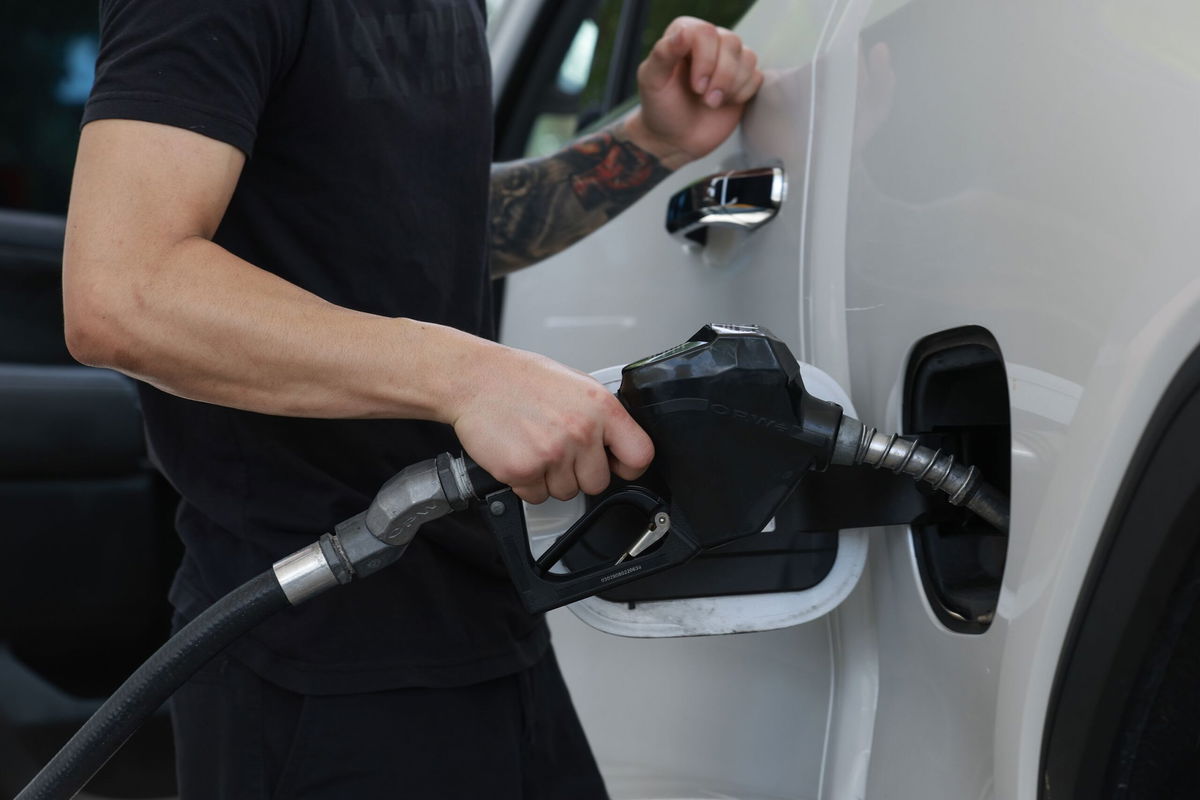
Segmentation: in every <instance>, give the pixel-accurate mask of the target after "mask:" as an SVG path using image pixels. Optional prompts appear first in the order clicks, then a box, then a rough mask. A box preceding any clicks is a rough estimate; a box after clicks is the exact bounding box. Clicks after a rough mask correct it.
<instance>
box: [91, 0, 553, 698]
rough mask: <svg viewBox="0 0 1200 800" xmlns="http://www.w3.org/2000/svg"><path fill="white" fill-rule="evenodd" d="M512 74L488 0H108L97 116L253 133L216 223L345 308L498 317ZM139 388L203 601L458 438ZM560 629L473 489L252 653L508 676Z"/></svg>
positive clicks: (305, 662)
mask: <svg viewBox="0 0 1200 800" xmlns="http://www.w3.org/2000/svg"><path fill="white" fill-rule="evenodd" d="M490 84H491V72H490V67H489V63H488V56H487V43H486V38H485V20H484V9H483V0H188V2H178V0H102V3H101V43H100V56H99V59H98V63H97V68H96V84H95V87H94V89H93V91H92V96H91V99H90V100H89V101H88V104H87V107H86V110H85V112H84V123H85V124H86V123H87V122H90V121H92V120H97V119H102V118H122V119H137V120H144V121H149V122H158V123H165V124H168V125H174V126H178V127H181V128H187V129H189V130H193V131H197V132H199V133H201V134H204V135H205V136H210V137H212V138H215V139H219V140H221V141H224V142H228V143H229V144H232V145H234V146H236V147H238V148H239V149H241V150H242V151H244V152H245V153H246V154H247V155H248V159H247V161H246V164H245V167H244V169H243V172H242V176H241V179H240V180H239V182H238V185H237V189H236V191H235V193H234V195H233V198H232V200H231V202H230V204H229V208H228V210H227V212H226V214H225V217H224V219H223V220H222V222H221V225H220V227H219V229H218V231H217V233H216V236H215V237H214V239H215V241H216V242H217V243H218V244H220V245H222V246H223V247H225V248H226V249H228V250H229V251H230V252H232V253H234V254H235V255H237V256H240V257H241V258H244V259H246V260H247V261H249V262H250V263H252V264H255V265H257V266H259V267H262V268H263V269H266V270H269V271H271V272H273V273H275V274H276V275H279V276H281V277H283V278H285V279H287V280H288V281H291V282H292V283H295V284H296V285H298V286H301V287H303V288H305V289H307V290H309V291H311V292H313V293H315V294H317V295H319V296H321V297H323V298H325V299H326V300H329V301H331V302H334V303H337V304H339V305H342V306H345V307H347V308H353V309H357V310H361V311H366V312H371V313H374V314H381V315H386V316H390V317H400V316H403V317H410V318H414V319H420V320H426V321H430V322H436V323H440V324H444V325H452V326H454V327H456V328H459V329H461V330H464V331H468V332H470V333H473V334H477V335H480V336H491V335H492V319H491V295H490V284H489V279H488V270H487V263H486V259H487V253H486V247H485V240H486V218H487V217H486V207H487V192H488V181H489V177H488V176H489V169H490V162H491V145H492V142H491V130H492V129H491V114H492V110H491V85H490ZM229 357H230V358H237V357H238V356H237V354H236V353H230V354H229ZM140 391H141V397H142V404H143V409H144V412H145V417H146V426H147V431H148V435H149V441H150V447H151V450H152V453H153V455H154V457H155V459H156V461H157V463H158V464H159V465H160V466H161V468H162V469H163V471H164V473H165V474H166V475H167V477H168V478H169V479H170V480H171V481H172V483H173V484H174V485H175V486H176V487H177V488H178V489H179V490H180V492H181V494H182V495H183V497H184V498H185V499H184V502H183V505H182V507H181V509H180V513H179V517H178V528H179V532H180V535H181V536H182V537H183V539H184V542H185V543H186V545H187V554H186V556H185V559H184V564H183V566H182V567H181V569H180V572H179V575H178V576H177V578H176V581H175V585H174V587H173V589H172V601H173V602H174V603H175V604H176V607H177V608H178V609H179V610H180V611H181V613H183V614H184V615H185V616H194V615H195V614H196V613H198V612H199V611H200V610H201V609H202V608H204V607H205V606H207V605H208V604H209V603H211V602H212V601H213V600H215V599H216V598H218V597H219V596H221V595H222V594H224V593H225V592H227V591H229V590H230V589H232V588H233V587H234V586H236V585H238V584H239V583H241V582H242V581H245V580H246V579H248V578H250V577H252V576H254V575H255V574H257V573H259V572H261V571H262V570H264V569H266V568H267V567H269V566H270V564H271V563H272V562H273V561H275V560H276V559H278V558H280V557H281V556H283V555H286V554H287V553H290V552H293V551H295V550H297V549H299V548H301V547H303V546H304V545H306V544H308V543H309V542H311V541H313V540H315V539H316V538H317V537H318V536H319V535H320V534H321V533H323V532H325V531H328V530H330V529H332V527H333V525H334V524H336V523H337V522H339V521H341V520H343V519H345V518H347V517H350V516H352V515H354V514H356V513H358V512H359V511H362V510H363V509H364V508H365V507H366V505H367V504H368V503H369V502H370V500H371V498H372V497H373V496H374V493H375V491H376V490H377V489H378V488H379V486H380V485H381V484H382V483H383V482H384V481H386V480H387V479H388V478H389V477H390V476H391V475H393V474H394V473H395V472H397V471H399V470H400V469H402V468H403V467H405V466H407V465H408V464H411V463H414V462H417V461H421V460H423V459H426V458H430V457H432V456H434V455H436V454H437V453H439V452H442V451H447V450H455V449H457V447H458V445H457V442H456V440H455V438H454V435H453V432H452V430H451V429H450V428H448V427H446V426H442V425H437V424H433V423H427V422H418V421H411V420H369V421H368V420H316V419H293V418H286V417H277V416H268V415H263V414H254V413H249V412H245V411H237V410H232V409H228V408H223V407H220V406H215V405H210V404H205V403H197V402H192V401H189V400H183V399H181V398H178V397H175V396H172V395H169V394H165V393H163V392H160V391H158V390H156V389H154V388H152V387H149V386H141V387H140ZM547 640H548V634H547V632H546V628H545V625H544V623H543V622H542V620H541V618H540V617H532V616H530V615H528V614H527V613H526V612H525V611H524V609H523V608H522V607H521V605H520V602H519V600H518V598H517V596H516V593H515V591H514V590H513V588H512V585H511V583H510V582H509V580H508V577H507V575H506V573H505V571H504V569H503V567H502V566H501V563H500V560H499V557H498V551H497V550H496V547H495V544H494V542H493V540H492V539H491V537H490V536H489V534H488V533H487V531H486V530H485V529H484V528H483V527H482V522H481V521H480V519H479V518H478V517H477V516H476V515H475V514H474V513H471V512H465V513H460V514H458V515H455V516H453V517H448V518H446V519H444V520H442V521H440V522H439V523H435V524H431V525H428V526H426V527H425V528H423V529H422V530H421V532H420V534H419V535H418V537H417V538H416V540H415V541H414V542H413V544H412V545H411V546H410V547H409V549H408V552H407V553H406V554H405V556H404V558H403V559H401V560H400V561H399V562H398V563H397V564H395V565H393V566H391V567H389V568H388V569H387V570H384V571H383V572H381V573H379V574H377V575H375V576H373V577H371V578H368V579H366V580H363V581H361V582H356V583H353V584H350V585H349V586H347V587H345V588H341V589H337V590H335V591H332V592H329V593H327V594H326V595H323V596H321V597H318V598H316V599H314V600H311V601H309V602H308V603H306V604H304V605H302V606H300V607H298V608H295V609H290V610H288V611H287V612H285V613H283V614H282V615H280V616H278V617H276V618H275V619H273V620H271V621H269V622H267V623H266V624H264V625H263V626H262V627H260V628H259V629H258V630H257V631H256V632H254V633H253V634H251V635H250V636H248V637H246V638H245V639H243V640H242V641H241V642H239V643H238V645H237V646H236V650H235V653H236V655H238V656H239V657H240V658H241V659H242V660H244V661H245V662H246V663H248V664H249V665H250V666H251V667H253V668H254V669H255V670H257V671H258V672H260V673H261V674H262V675H263V676H264V677H266V678H267V679H269V680H272V681H274V682H276V683H278V684H279V685H282V686H284V687H287V688H290V689H293V690H295V691H300V692H308V693H335V692H354V691H371V690H378V689H385V688H394V687H400V686H449V685H462V684H467V683H473V682H477V681H481V680H486V679H489V678H492V677H496V676H499V675H503V674H506V673H510V672H514V671H516V670H519V669H522V668H523V667H525V666H528V665H529V664H531V663H533V662H534V661H535V660H536V659H537V658H538V657H539V656H540V655H541V654H542V652H543V651H544V650H545V647H546V642H547Z"/></svg>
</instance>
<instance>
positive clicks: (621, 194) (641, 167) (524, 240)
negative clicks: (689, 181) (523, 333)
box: [489, 121, 671, 277]
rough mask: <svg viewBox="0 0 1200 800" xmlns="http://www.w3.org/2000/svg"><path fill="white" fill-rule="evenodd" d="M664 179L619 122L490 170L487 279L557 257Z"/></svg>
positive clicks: (655, 159)
mask: <svg viewBox="0 0 1200 800" xmlns="http://www.w3.org/2000/svg"><path fill="white" fill-rule="evenodd" d="M670 173H671V170H670V169H669V168H668V167H667V166H665V165H664V164H663V162H662V161H661V160H660V159H659V158H658V156H656V155H654V154H652V153H650V152H648V151H646V150H644V149H643V148H642V147H641V146H639V145H638V144H637V143H636V142H635V141H634V140H633V137H631V136H630V132H629V130H628V124H627V123H626V122H623V121H622V122H618V123H616V124H615V125H612V126H611V127H609V128H606V129H605V130H603V131H599V132H598V133H594V134H592V135H590V136H587V137H585V138H582V139H580V140H578V141H576V142H574V143H572V144H571V145H570V146H569V147H567V148H566V149H564V150H561V151H559V152H558V153H555V154H554V155H551V156H547V157H545V158H531V159H526V160H523V161H509V162H505V163H503V164H496V165H495V166H494V167H492V191H491V205H490V209H489V211H490V214H491V236H492V241H491V250H492V274H493V276H496V277H499V276H502V275H505V274H507V273H509V272H512V271H513V270H516V269H520V268H521V267H525V266H528V265H530V264H534V263H536V262H538V261H541V260H542V259H543V258H547V257H549V256H552V255H554V254H555V253H557V252H559V251H560V250H564V249H566V248H567V247H569V246H570V245H572V244H574V243H575V242H577V241H578V240H580V239H582V238H583V237H584V236H586V235H587V234H589V233H591V232H592V231H594V230H596V229H597V228H599V227H600V226H601V225H603V224H604V223H605V222H608V221H609V220H610V219H612V218H613V217H615V216H616V215H617V214H619V213H621V212H622V211H624V210H625V209H626V208H628V207H629V206H630V205H632V204H633V203H634V201H636V200H637V199H638V198H639V197H641V196H642V195H644V194H645V193H646V192H648V191H650V190H651V189H652V188H654V186H655V185H656V184H657V183H658V182H659V181H661V180H662V179H663V178H665V177H666V176H667V175H669V174H670Z"/></svg>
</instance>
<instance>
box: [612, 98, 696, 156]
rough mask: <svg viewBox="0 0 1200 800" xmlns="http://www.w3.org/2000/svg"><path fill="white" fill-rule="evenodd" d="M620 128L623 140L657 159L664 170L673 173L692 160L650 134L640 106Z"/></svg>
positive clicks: (662, 139)
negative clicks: (621, 128) (623, 135)
mask: <svg viewBox="0 0 1200 800" xmlns="http://www.w3.org/2000/svg"><path fill="white" fill-rule="evenodd" d="M622 127H623V129H624V131H623V132H624V134H625V138H627V139H628V140H629V141H630V142H632V143H633V144H635V145H637V146H638V147H640V148H641V149H642V150H645V151H646V152H647V153H649V154H650V155H652V156H654V157H655V158H657V159H658V162H659V163H660V164H662V166H663V167H664V168H666V169H669V170H672V171H674V170H677V169H679V168H680V167H682V166H683V165H684V164H687V163H688V162H690V161H692V160H693V158H692V156H691V155H689V154H688V153H686V152H685V151H683V150H681V149H680V148H679V147H677V146H675V145H674V144H672V143H671V142H669V141H667V140H666V139H664V138H662V137H661V136H658V135H657V134H655V133H653V132H651V130H650V129H649V128H648V127H647V126H646V121H645V119H644V118H643V117H642V109H641V107H640V106H639V107H637V108H635V109H634V110H633V111H632V112H631V113H630V114H629V115H628V116H627V117H625V119H624V120H623V121H622Z"/></svg>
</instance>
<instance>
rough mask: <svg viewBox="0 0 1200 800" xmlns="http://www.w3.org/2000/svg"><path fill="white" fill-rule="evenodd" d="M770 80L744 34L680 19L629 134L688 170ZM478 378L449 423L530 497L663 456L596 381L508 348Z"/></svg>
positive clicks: (658, 49)
mask: <svg viewBox="0 0 1200 800" xmlns="http://www.w3.org/2000/svg"><path fill="white" fill-rule="evenodd" d="M762 81H763V74H762V72H761V71H760V70H759V69H758V57H757V56H756V55H755V53H754V52H753V51H752V50H751V49H750V48H748V47H746V46H744V45H743V43H742V41H741V39H740V38H739V37H738V36H737V34H735V33H733V32H732V31H729V30H726V29H725V28H719V27H717V26H715V25H712V24H710V23H708V22H705V21H703V20H699V19H696V18H695V17H679V18H678V19H676V20H674V21H673V22H672V23H671V24H670V25H669V26H667V29H666V31H665V32H664V33H663V36H662V38H660V39H659V40H658V42H657V43H656V44H655V45H654V47H653V48H652V49H651V51H650V54H649V56H647V58H646V60H645V61H643V62H642V64H641V66H640V67H639V69H638V89H639V91H640V94H641V101H642V102H641V106H640V107H638V108H636V109H635V110H634V111H633V112H631V114H630V115H629V116H628V117H627V118H626V119H625V120H624V125H625V131H626V132H627V133H628V136H629V139H630V141H631V142H632V143H633V144H635V145H637V146H638V147H640V148H641V149H642V150H644V151H646V152H647V153H649V154H651V155H653V156H654V157H655V158H657V159H658V160H659V161H660V162H661V163H662V165H663V166H665V167H667V168H669V169H677V168H678V167H680V166H682V165H683V164H686V163H687V162H689V161H692V160H694V159H696V158H700V157H703V156H705V155H707V154H708V153H710V152H711V151H712V150H713V149H714V148H716V147H717V146H718V145H719V144H721V142H723V141H725V139H726V138H728V136H729V135H730V134H731V133H732V132H733V131H734V129H735V128H736V127H737V125H738V123H739V122H740V120H741V118H742V114H743V112H744V111H745V107H746V103H748V102H749V100H750V99H751V98H752V97H753V96H754V94H755V93H756V92H757V91H758V89H759V87H760V86H761V85H762ZM477 377H478V378H479V383H478V389H479V390H478V391H474V392H471V393H470V394H469V395H468V396H465V397H463V398H462V402H461V404H459V405H458V406H457V407H456V409H455V410H454V411H453V412H452V414H451V416H450V421H451V422H452V423H453V425H454V428H455V432H456V433H457V434H458V436H459V439H460V440H461V441H462V443H463V446H464V447H465V448H466V450H467V452H468V454H470V455H471V456H472V457H473V458H474V459H475V460H476V461H477V462H478V463H479V464H480V465H481V466H483V467H484V468H485V469H487V470H488V471H489V472H490V473H491V474H492V475H493V476H494V477H495V478H496V479H497V480H499V481H501V482H503V483H506V484H509V485H510V486H512V487H513V488H514V490H515V491H516V493H517V495H518V496H519V497H521V498H522V499H523V500H526V501H528V502H531V503H539V502H542V501H543V500H545V499H546V498H547V497H555V498H557V499H559V500H567V499H570V498H571V497H574V496H575V494H576V493H578V492H579V491H583V492H584V493H586V494H598V493H600V492H601V491H603V490H604V489H605V488H606V487H607V485H608V482H609V474H610V472H611V473H612V474H615V475H617V476H619V477H621V478H623V479H626V480H630V479H633V478H636V477H637V476H638V475H640V474H641V473H642V472H643V471H644V470H645V469H646V467H647V466H649V464H650V461H651V459H652V458H653V455H654V448H653V444H652V443H651V442H650V439H649V437H648V436H647V435H646V434H645V433H644V432H643V431H642V430H641V429H640V428H639V427H638V426H637V424H636V423H634V421H633V420H632V418H630V417H629V415H628V414H627V413H626V412H625V410H624V409H623V408H622V407H621V405H620V403H619V402H618V401H617V400H616V399H615V398H614V397H612V396H611V395H610V394H608V392H607V391H605V390H604V389H603V387H601V386H600V384H599V383H597V382H596V381H595V380H593V379H592V378H590V377H589V376H587V375H583V374H581V373H577V372H575V371H574V370H570V369H567V368H566V367H563V366H562V365H560V364H557V363H555V362H553V361H551V360H549V359H545V358H541V357H538V356H534V355H533V354H531V353H523V352H520V353H519V352H516V351H512V350H509V351H508V352H497V353H496V354H495V355H494V357H493V358H492V359H490V360H489V361H488V362H487V366H486V367H485V368H484V369H483V370H482V371H481V374H480V375H478V376H477Z"/></svg>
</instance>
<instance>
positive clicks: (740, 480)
mask: <svg viewBox="0 0 1200 800" xmlns="http://www.w3.org/2000/svg"><path fill="white" fill-rule="evenodd" d="M618 396H619V397H620V399H621V401H622V402H623V403H624V404H625V407H626V408H627V409H628V410H629V413H630V414H631V415H632V416H633V418H634V419H635V420H636V421H637V422H638V424H639V425H641V426H642V427H643V428H644V429H645V430H646V432H647V433H649V434H650V438H651V439H652V440H653V441H654V448H655V457H654V464H653V465H652V467H651V470H652V472H653V473H654V474H653V475H652V476H651V480H654V481H656V482H658V483H659V484H661V485H662V486H663V487H664V496H666V497H668V498H669V501H670V517H671V520H672V528H673V529H674V530H678V529H681V528H682V529H684V530H687V531H688V532H689V533H690V534H691V535H692V536H694V537H695V539H696V541H697V542H698V543H699V544H700V546H701V547H702V548H710V547H716V546H718V545H720V544H724V543H725V542H728V541H732V540H734V539H738V538H741V537H743V536H749V535H751V534H755V533H758V532H759V531H761V530H762V529H763V527H764V526H765V525H766V524H767V522H768V521H769V520H770V519H771V517H772V515H773V514H774V513H775V510H776V509H777V508H778V507H779V505H780V504H781V503H782V502H783V501H784V500H785V499H786V498H787V496H788V495H789V494H791V493H792V491H793V490H794V489H795V488H796V485H797V484H798V483H799V482H800V481H801V479H802V478H803V477H804V475H805V473H806V472H808V471H809V470H812V469H816V470H822V469H824V468H825V467H827V466H828V465H829V464H830V462H831V459H832V458H833V453H834V449H835V446H836V444H837V432H838V427H839V424H840V422H841V419H842V409H841V407H840V406H839V405H837V404H836V403H830V402H827V401H825V400H821V399H819V398H817V397H814V396H813V395H811V394H809V393H808V392H807V391H805V389H804V382H803V381H802V380H801V378H800V365H799V364H798V363H797V362H796V359H795V358H794V357H793V356H792V354H791V352H790V351H789V350H788V348H787V346H786V345H785V344H784V343H783V342H782V341H780V340H779V339H778V338H777V337H776V336H774V335H773V334H772V333H771V332H770V331H768V330H766V329H765V328H760V327H756V326H747V325H715V324H714V325H705V326H704V327H703V328H701V329H700V330H699V331H697V332H696V333H695V334H694V335H693V336H692V337H691V338H690V339H689V340H688V341H687V342H685V343H684V344H681V345H679V346H677V347H673V348H671V349H670V350H666V351H664V352H662V353H658V354H657V355H653V356H650V357H648V358H644V359H642V360H640V361H635V362H633V363H632V364H629V365H627V366H626V367H625V368H624V370H623V371H622V379H621V388H620V391H619V392H618Z"/></svg>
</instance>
